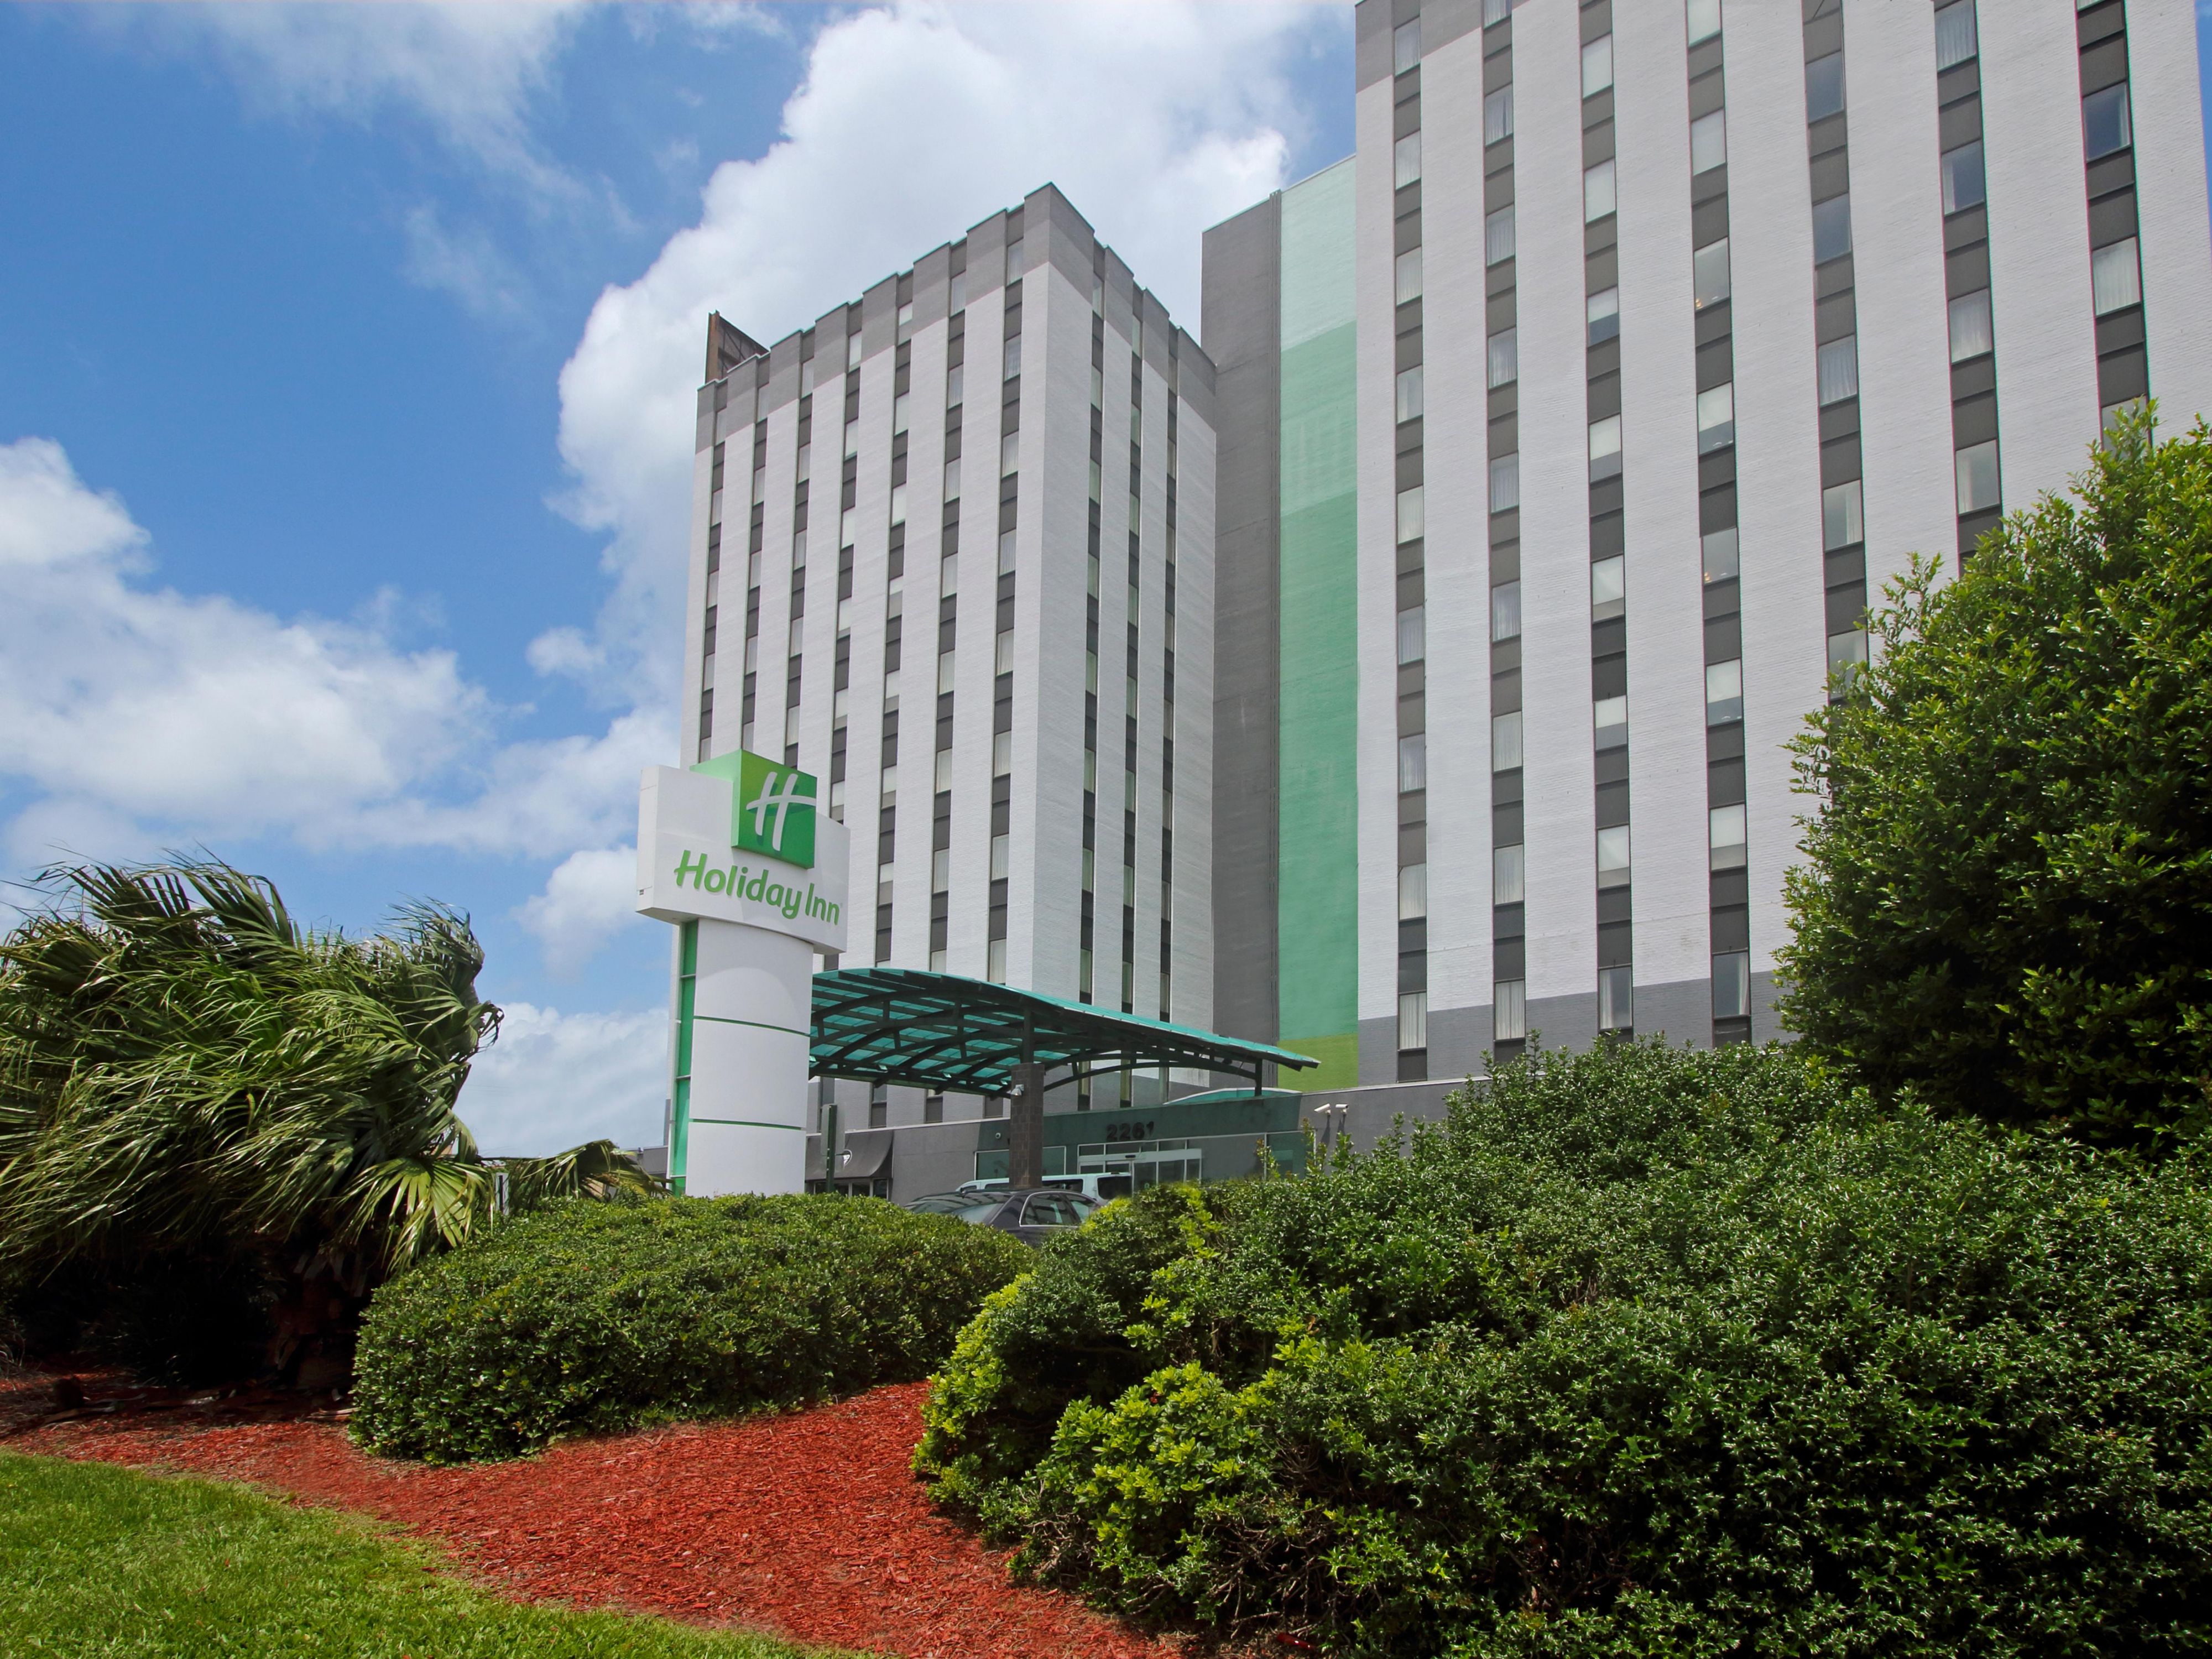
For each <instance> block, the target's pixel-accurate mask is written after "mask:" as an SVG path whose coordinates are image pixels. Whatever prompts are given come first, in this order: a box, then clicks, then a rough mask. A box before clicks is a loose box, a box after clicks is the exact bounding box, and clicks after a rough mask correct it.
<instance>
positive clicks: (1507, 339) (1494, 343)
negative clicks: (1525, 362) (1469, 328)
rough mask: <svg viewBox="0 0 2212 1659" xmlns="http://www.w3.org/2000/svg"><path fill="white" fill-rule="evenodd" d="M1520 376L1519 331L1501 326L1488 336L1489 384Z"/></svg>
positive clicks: (1497, 384) (1510, 380) (1500, 383)
mask: <svg viewBox="0 0 2212 1659" xmlns="http://www.w3.org/2000/svg"><path fill="white" fill-rule="evenodd" d="M1520 378H1521V348H1520V331H1519V330H1517V329H1511V328H1502V329H1500V330H1498V332H1497V333H1495V334H1493V335H1492V336H1491V337H1490V384H1491V386H1493V387H1496V386H1505V385H1509V384H1510V383H1511V382H1512V381H1515V380H1519V379H1520Z"/></svg>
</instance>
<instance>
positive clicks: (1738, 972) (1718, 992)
mask: <svg viewBox="0 0 2212 1659" xmlns="http://www.w3.org/2000/svg"><path fill="white" fill-rule="evenodd" d="M1954 9H1957V8H1954ZM1966 10H1967V12H1968V15H1972V6H1971V5H1969V6H1968V7H1967V8H1966ZM1942 15H1943V14H1942V13H1941V12H1938V13H1936V16H1937V17H1938V18H1941V17H1942ZM1750 1013H1751V957H1750V955H1749V953H1748V952H1747V951H1726V952H1724V953H1723V954H1722V955H1720V956H1717V957H1714V958H1713V1018H1715V1019H1743V1018H1748V1017H1749V1015H1750Z"/></svg>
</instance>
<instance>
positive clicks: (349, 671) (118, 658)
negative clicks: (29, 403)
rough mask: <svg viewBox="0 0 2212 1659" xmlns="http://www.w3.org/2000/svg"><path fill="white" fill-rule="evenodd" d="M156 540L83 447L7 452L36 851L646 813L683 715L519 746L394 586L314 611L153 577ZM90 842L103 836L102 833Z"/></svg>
mask: <svg viewBox="0 0 2212 1659" xmlns="http://www.w3.org/2000/svg"><path fill="white" fill-rule="evenodd" d="M146 542H147V538H146V534H145V532H143V530H141V529H140V528H139V527H138V526H137V525H136V524H134V523H133V522H132V521H131V516H130V513H128V511H127V510H126V509H125V507H124V506H123V504H122V502H121V501H118V499H117V498H116V497H115V496H113V495H102V494H97V493H95V492H94V491H93V490H91V489H88V488H87V487H86V486H85V485H84V484H83V483H82V482H81V481H80V480H79V479H78V478H77V477H76V473H75V472H74V471H72V470H71V468H70V463H69V458H68V457H67V455H66V454H64V452H63V451H62V449H61V447H60V446H59V445H58V444H55V443H52V442H51V441H46V440H45V439H39V438H27V439H23V440H21V441H18V442H16V443H14V444H10V445H4V446H0V573H4V580H5V584H6V602H5V603H4V604H0V779H8V780H11V781H16V782H18V783H19V784H21V785H22V786H27V793H28V794H29V796H30V797H31V799H30V800H29V802H28V803H27V805H25V806H24V807H22V808H21V809H19V810H18V811H17V812H16V815H15V817H14V818H13V820H12V821H11V822H10V823H9V825H8V827H7V832H6V833H7V841H8V842H9V847H10V848H11V850H12V852H13V853H14V854H15V859H16V860H18V861H19V862H24V863H32V862H39V861H42V860H46V859H47V858H50V857H52V856H53V855H54V854H56V853H57V852H58V851H64V850H74V851H78V852H83V853H87V854H106V855H112V854H114V853H115V852H116V851H117V850H118V848H127V849H128V850H129V851H131V852H137V851H143V850H144V848H146V846H148V845H149V844H160V843H161V842H174V841H180V840H181V841H196V840H215V839H218V838H229V837H234V836H253V835H261V834H266V833H270V832H279V833H285V834H289V835H291V836H295V837H296V838H297V839H298V840H300V841H301V842H305V843H307V844H309V845H314V846H325V847H331V846H337V847H343V846H382V847H398V846H440V847H450V848H465V849H468V850H472V851H479V852H489V853H504V854H528V855H534V856H538V857H560V856H563V855H565V854H568V853H569V852H571V851H573V850H574V848H577V847H579V846H605V844H606V843H607V842H609V841H611V839H613V838H614V837H616V836H620V835H621V834H623V833H624V831H625V830H626V829H627V828H628V826H629V823H630V822H631V821H632V819H631V814H632V812H633V811H635V790H636V781H637V772H638V768H639V767H640V766H641V765H642V764H643V763H646V762H647V761H648V760H651V759H654V758H658V757H662V756H665V755H666V754H667V753H668V752H669V750H671V748H672V747H673V746H674V741H675V738H674V732H673V731H672V729H671V726H670V724H669V722H668V721H667V720H666V718H665V716H662V715H659V714H651V713H645V712H632V713H630V714H625V715H623V716H622V717H621V718H620V719H617V720H615V721H613V722H612V723H611V725H610V726H609V727H608V728H607V730H606V731H605V732H603V733H601V734H599V735H598V736H596V737H592V736H572V737H567V738H555V739H550V740H540V741H529V742H520V743H505V744H502V743H501V742H500V740H499V728H500V726H501V720H502V718H503V713H504V711H501V709H499V708H497V707H496V706H495V704H494V703H493V702H492V701H491V700H490V699H489V697H488V696H486V695H485V693H484V692H483V690H482V689H481V688H480V687H478V686H477V685H476V684H473V683H471V681H469V680H468V679H466V678H464V677H463V675H462V673H461V671H460V668H459V664H458V663H457V662H456V660H455V659H454V657H453V653H451V652H449V651H445V650H413V651H410V650H406V649H404V648H402V647H399V646H398V644H396V643H395V642H394V640H393V638H392V634H391V632H390V631H389V629H390V624H391V623H392V620H393V619H394V618H395V617H398V616H400V615H401V614H402V613H403V612H404V609H405V607H404V605H400V604H398V602H396V601H395V600H393V599H391V598H390V597H389V596H383V597H380V599H379V600H378V601H377V602H375V603H373V604H371V605H369V606H368V607H366V608H365V610H364V611H363V613H362V619H360V620H356V621H354V622H350V623H341V622H332V621H328V620H325V619H321V618H318V617H301V618H296V619H294V620H291V621H286V620H283V619H282V618H279V617H274V616H271V615H270V613H268V612H267V611H260V610H257V609H255V608H253V607H252V606H250V605H241V604H240V603H238V602H237V601H235V600H234V599H228V598H225V597H222V596H220V595H214V596H188V595H185V594H181V593H179V592H175V591H174V590H173V589H169V588H159V587H155V586H151V585H150V584H149V583H148V582H147V581H146V580H144V577H145V575H146V572H147V570H148V568H149V559H148V557H147V555H146V551H145V548H146ZM80 837H82V839H80Z"/></svg>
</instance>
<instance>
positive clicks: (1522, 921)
mask: <svg viewBox="0 0 2212 1659" xmlns="http://www.w3.org/2000/svg"><path fill="white" fill-rule="evenodd" d="M1483 22H1484V25H1485V27H1484V29H1483V32H1482V53H1483V57H1482V87H1483V100H1484V101H1483V109H1484V129H1483V130H1484V137H1485V139H1486V143H1484V145H1483V152H1482V168H1483V193H1482V200H1483V239H1482V240H1483V265H1484V283H1483V289H1484V295H1485V303H1486V307H1487V308H1488V312H1489V315H1490V317H1491V319H1492V324H1491V326H1492V331H1493V332H1495V331H1498V324H1499V323H1500V322H1505V321H1509V320H1510V319H1516V318H1517V315H1518V313H1517V310H1516V306H1517V289H1516V275H1515V273H1516V269H1517V264H1516V250H1517V246H1518V242H1517V237H1516V230H1515V224H1514V207H1513V200H1514V197H1513V134H1512V119H1511V109H1512V97H1513V20H1512V8H1511V6H1510V4H1508V3H1506V0H1486V3H1485V4H1484V7H1483ZM1501 110H1502V111H1503V115H1502V116H1501V115H1500V114H1499V113H1498V112H1499V111H1501ZM1501 127H1502V128H1503V131H1500V128H1501ZM1493 133H1494V134H1496V136H1495V137H1492V134H1493ZM1406 338H1407V337H1406V336H1405V335H1403V334H1401V336H1400V339H1399V344H1400V360H1401V363H1402V362H1404V359H1405V356H1406V353H1405V350H1404V347H1405V343H1406ZM1413 340H1414V342H1415V344H1416V346H1417V347H1418V344H1419V332H1418V331H1415V332H1414V333H1413ZM1518 356H1519V353H1518V347H1517V336H1516V350H1515V364H1514V367H1515V369H1516V373H1515V374H1514V375H1513V377H1511V378H1510V379H1504V380H1498V379H1497V378H1496V377H1495V376H1494V375H1493V376H1492V384H1491V385H1490V387H1489V391H1488V397H1489V408H1488V416H1489V423H1488V428H1487V430H1488V434H1489V435H1488V440H1487V442H1486V450H1487V461H1488V467H1489V473H1488V484H1487V487H1488V491H1489V500H1488V503H1487V504H1488V507H1489V513H1490V520H1489V523H1490V774H1491V776H1490V803H1491V805H1490V841H1491V855H1490V856H1491V869H1490V899H1491V912H1490V933H1491V969H1492V975H1491V977H1492V991H1491V1051H1492V1057H1493V1059H1494V1060H1496V1061H1497V1062H1498V1064H1500V1065H1503V1064H1504V1063H1505V1062H1507V1061H1509V1060H1514V1059H1516V1058H1517V1057H1518V1056H1519V1055H1520V1054H1521V1053H1522V1049H1523V1048H1524V1047H1525V1046H1526V1043H1527V1040H1528V923H1527V910H1528V905H1527V900H1528V881H1527V875H1528V859H1527V849H1526V847H1525V846H1524V844H1523V840H1522V764H1521V763H1522V753H1521V748H1522V744H1521V437H1520V434H1521V402H1520V392H1521V384H1520V380H1519V375H1518V372H1517V371H1518V367H1519V363H1518ZM1415 374H1416V383H1417V385H1418V375H1419V371H1418V369H1417V370H1416V371H1415ZM1403 383H1404V377H1403V373H1402V370H1401V386H1402V385H1403ZM1401 402H1402V394H1401ZM1415 575H1416V580H1418V573H1415ZM1399 586H1400V599H1399V604H1400V605H1401V611H1400V612H1399V616H1400V631H1401V635H1402V634H1403V633H1404V631H1405V621H1404V618H1405V615H1406V611H1405V609H1404V608H1402V607H1405V606H1407V601H1408V599H1409V598H1413V599H1417V598H1418V594H1419V588H1418V586H1417V587H1415V589H1414V590H1413V593H1411V594H1408V592H1407V576H1406V575H1404V574H1401V576H1400V577H1399ZM1402 650H1403V647H1402V646H1401V653H1402ZM1399 839H1400V842H1401V843H1403V842H1405V841H1406V840H1407V829H1404V828H1401V829H1400V830H1399ZM1425 843H1426V837H1425V835H1424V836H1422V843H1421V850H1422V853H1423V855H1424V856H1423V859H1422V866H1423V867H1422V871H1421V878H1420V880H1419V886H1420V887H1421V889H1422V890H1424V893H1425V889H1426V886H1427V870H1426V867H1425ZM1400 861H1401V866H1408V865H1410V864H1411V863H1412V862H1413V860H1412V858H1411V857H1410V854H1409V851H1408V850H1407V849H1403V848H1401V853H1400ZM1399 879H1400V885H1401V899H1400V906H1399V908H1400V909H1401V911H1402V910H1403V909H1405V908H1407V903H1408V900H1407V897H1406V896H1404V891H1403V890H1404V888H1405V887H1406V886H1407V878H1406V877H1405V875H1404V873H1403V871H1402V868H1401V875H1400V878H1399ZM1420 902H1421V905H1422V908H1423V909H1424V910H1425V908H1426V905H1425V898H1424V899H1422V900H1421V901H1420Z"/></svg>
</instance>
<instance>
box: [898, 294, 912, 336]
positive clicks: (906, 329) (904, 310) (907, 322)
mask: <svg viewBox="0 0 2212 1659" xmlns="http://www.w3.org/2000/svg"><path fill="white" fill-rule="evenodd" d="M898 337H899V338H900V339H901V340H908V339H911V338H913V337H914V301H911V300H908V301H907V302H906V303H905V304H904V305H902V306H901V307H899V308H898Z"/></svg>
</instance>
